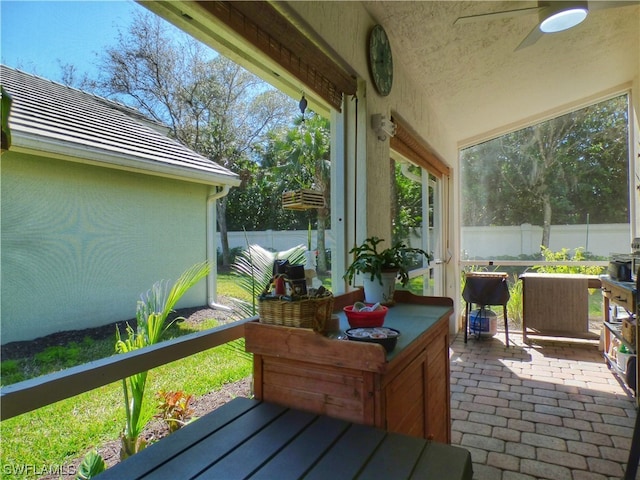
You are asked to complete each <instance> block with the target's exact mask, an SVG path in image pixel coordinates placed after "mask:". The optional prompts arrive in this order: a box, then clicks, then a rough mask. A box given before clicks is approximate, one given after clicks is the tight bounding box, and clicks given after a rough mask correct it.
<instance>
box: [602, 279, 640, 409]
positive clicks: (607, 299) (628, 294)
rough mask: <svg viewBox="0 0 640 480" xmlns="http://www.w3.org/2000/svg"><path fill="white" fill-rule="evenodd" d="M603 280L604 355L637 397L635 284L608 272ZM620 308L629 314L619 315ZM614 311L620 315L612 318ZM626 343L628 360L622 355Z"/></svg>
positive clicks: (608, 363) (612, 369) (606, 360)
mask: <svg viewBox="0 0 640 480" xmlns="http://www.w3.org/2000/svg"><path fill="white" fill-rule="evenodd" d="M600 281H601V283H602V300H603V305H602V311H603V315H604V322H603V327H604V328H603V331H602V333H603V340H604V350H605V351H604V352H603V356H604V359H605V362H606V363H607V365H608V366H609V368H610V370H611V372H613V374H614V375H616V376H617V377H618V378H619V379H620V380H621V381H622V382H623V384H624V385H626V386H627V387H628V388H629V390H630V391H631V392H633V394H634V395H635V396H636V399H637V398H638V392H637V379H638V361H637V353H638V322H637V307H636V302H637V292H636V288H635V283H633V282H620V281H617V280H613V279H611V277H609V276H608V275H602V276H601V277H600ZM620 309H623V310H624V311H625V312H626V315H624V314H623V315H619V310H620ZM612 310H614V311H615V317H616V318H611V317H612V315H611V312H612ZM622 345H624V346H625V347H626V349H627V350H628V354H629V358H628V359H626V361H625V360H623V358H622V356H623V355H624V354H622V355H621V354H620V353H619V348H620V346H622Z"/></svg>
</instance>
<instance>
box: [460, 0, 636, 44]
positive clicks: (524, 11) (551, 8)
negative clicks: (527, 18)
mask: <svg viewBox="0 0 640 480" xmlns="http://www.w3.org/2000/svg"><path fill="white" fill-rule="evenodd" d="M638 3H640V2H638V1H637V0H636V1H620V2H609V1H591V2H588V1H580V0H575V1H566V2H562V1H559V2H556V1H539V2H538V6H537V7H527V8H517V9H514V10H504V11H501V12H492V13H481V14H478V15H469V16H466V17H458V18H457V19H456V21H455V22H453V24H454V25H459V24H463V23H469V22H474V21H478V20H493V19H497V18H507V17H515V16H521V15H528V14H532V13H537V14H538V24H537V25H536V26H535V27H534V28H533V30H531V32H529V34H528V35H527V36H526V37H525V38H524V40H522V42H520V45H518V47H517V48H516V50H520V49H522V48H525V47H529V46H531V45H533V44H534V43H536V42H537V41H538V40H539V39H540V38H541V37H542V36H543V35H545V34H547V33H556V32H562V31H564V30H568V29H569V28H572V27H575V26H576V25H578V24H579V23H581V22H583V21H584V20H585V19H586V18H587V16H588V15H589V14H590V13H592V12H595V11H597V10H603V9H605V8H616V7H626V6H630V5H637V4H638Z"/></svg>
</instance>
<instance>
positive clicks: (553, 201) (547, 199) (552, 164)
mask: <svg viewBox="0 0 640 480" xmlns="http://www.w3.org/2000/svg"><path fill="white" fill-rule="evenodd" d="M627 138H628V132H627V97H626V96H620V97H616V98H612V99H609V100H606V101H603V102H600V103H597V104H594V105H591V106H589V107H586V108H583V109H580V110H577V111H574V112H571V113H569V114H566V115H563V116H560V117H557V118H554V119H551V120H549V121H546V122H542V123H540V124H537V125H534V126H531V127H528V128H525V129H522V130H519V131H516V132H513V133H509V134H506V135H504V136H502V137H499V138H497V139H494V140H491V141H488V142H485V143H482V144H479V145H476V146H474V147H471V148H468V149H466V150H463V151H462V152H461V163H462V169H463V188H462V195H463V224H464V225H520V224H522V223H533V224H540V225H542V227H543V236H542V239H541V245H543V246H545V247H548V246H549V239H550V228H551V223H552V222H553V223H567V224H575V223H584V222H585V220H586V216H587V214H588V213H590V212H593V213H594V217H592V219H591V220H592V221H597V222H600V223H619V222H626V221H628V196H627V193H626V190H627V189H626V188H622V189H618V188H617V187H619V186H620V185H627V184H628V181H627V175H628V173H627V172H628V141H627Z"/></svg>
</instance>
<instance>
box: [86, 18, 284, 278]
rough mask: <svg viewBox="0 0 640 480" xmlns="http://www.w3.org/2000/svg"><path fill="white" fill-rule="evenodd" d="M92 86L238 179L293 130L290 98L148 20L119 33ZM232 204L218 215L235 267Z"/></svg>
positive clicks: (223, 204)
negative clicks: (285, 130) (266, 147)
mask: <svg viewBox="0 0 640 480" xmlns="http://www.w3.org/2000/svg"><path fill="white" fill-rule="evenodd" d="M92 87H93V88H94V89H97V90H99V91H101V92H103V93H104V94H106V95H113V96H116V97H118V98H119V99H121V100H122V101H123V102H125V103H128V104H130V105H132V106H134V107H136V108H138V109H139V110H141V111H142V112H143V113H145V114H147V115H149V116H150V117H151V118H153V119H155V120H158V121H160V122H162V123H164V124H166V125H168V126H169V127H170V130H171V135H172V136H173V137H175V138H176V139H177V140H179V141H180V142H182V143H183V144H184V145H186V146H187V147H189V148H191V149H192V150H194V151H196V152H198V153H200V154H202V155H204V156H206V157H208V158H210V159H211V160H213V161H214V162H216V163H218V164H219V165H222V166H224V167H226V168H228V169H230V170H231V171H235V172H237V173H239V172H240V171H241V167H240V165H241V164H242V162H243V161H244V160H250V159H253V157H254V150H255V149H256V146H257V145H259V144H262V143H264V142H266V139H267V134H268V132H269V131H271V130H272V129H275V128H279V127H281V126H284V125H289V124H290V123H291V118H292V117H291V115H292V112H293V111H294V109H295V102H293V100H291V99H290V98H289V97H287V96H286V95H284V94H282V93H281V92H278V91H277V90H274V89H272V88H270V87H268V86H267V85H266V84H265V83H264V82H262V81H261V80H260V79H259V78H258V77H256V76H254V75H252V74H250V73H249V72H247V71H246V70H244V69H242V68H241V67H240V66H238V65H236V64H235V63H233V62H232V61H230V60H229V59H227V58H225V57H222V56H220V55H217V54H216V53H215V52H213V51H212V50H209V49H208V48H207V47H205V46H204V45H202V44H201V43H199V42H197V41H195V40H194V39H192V38H191V37H189V36H187V35H185V34H183V33H181V32H179V31H177V30H172V29H171V28H170V26H169V25H168V24H167V23H166V22H164V21H163V20H162V19H160V18H159V17H157V16H154V15H151V14H148V13H137V14H136V15H135V16H134V18H133V21H132V23H131V25H130V26H129V29H128V30H127V31H126V32H119V35H118V40H117V44H116V45H115V46H113V47H111V48H108V49H107V50H106V51H105V53H104V57H103V59H102V63H101V76H100V78H99V79H98V80H97V81H95V82H93V85H92ZM227 205H228V198H227V197H224V198H222V199H220V200H219V201H218V204H217V209H218V227H219V230H220V233H221V239H222V253H223V262H224V264H225V265H227V266H228V265H229V264H230V261H231V259H230V255H229V243H228V239H227V217H226V210H227Z"/></svg>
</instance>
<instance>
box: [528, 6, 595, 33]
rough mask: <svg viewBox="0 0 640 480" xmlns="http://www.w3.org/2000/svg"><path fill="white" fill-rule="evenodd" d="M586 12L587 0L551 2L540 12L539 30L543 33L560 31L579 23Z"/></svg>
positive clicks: (585, 15) (585, 16)
mask: <svg viewBox="0 0 640 480" xmlns="http://www.w3.org/2000/svg"><path fill="white" fill-rule="evenodd" d="M588 13H589V9H588V8H587V2H551V4H550V6H549V7H548V8H547V9H544V10H543V11H542V12H540V16H541V18H540V30H541V31H542V32H544V33H555V32H562V31H563V30H567V29H569V28H572V27H575V26H576V25H578V24H579V23H581V22H582V21H583V20H584V19H585V18H587V14H588Z"/></svg>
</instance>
